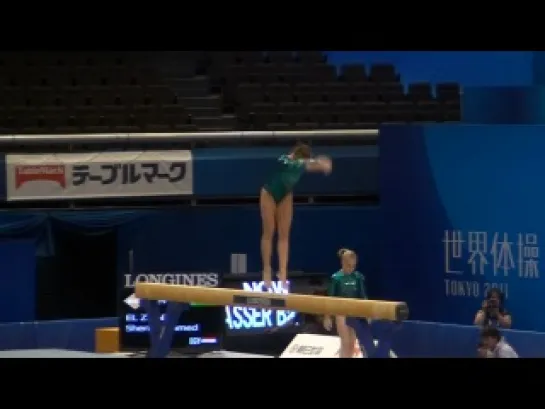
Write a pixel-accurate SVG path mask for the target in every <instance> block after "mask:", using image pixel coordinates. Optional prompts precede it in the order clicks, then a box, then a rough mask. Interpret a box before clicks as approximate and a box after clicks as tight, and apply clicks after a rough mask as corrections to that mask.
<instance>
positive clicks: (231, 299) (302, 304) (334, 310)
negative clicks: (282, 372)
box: [135, 283, 409, 321]
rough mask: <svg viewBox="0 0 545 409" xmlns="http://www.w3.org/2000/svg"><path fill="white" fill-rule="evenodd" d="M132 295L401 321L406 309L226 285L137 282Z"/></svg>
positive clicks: (385, 303)
mask: <svg viewBox="0 0 545 409" xmlns="http://www.w3.org/2000/svg"><path fill="white" fill-rule="evenodd" d="M135 295H136V297H138V298H141V299H148V300H156V301H158V300H166V301H174V302H179V303H190V302H198V303H203V304H208V305H241V306H247V307H254V308H266V309H277V310H294V311H299V312H304V313H308V314H317V315H345V316H348V317H359V318H370V319H375V320H389V321H404V320H406V319H407V318H408V316H409V308H408V307H407V304H406V303H404V302H394V301H372V300H356V299H350V298H338V297H323V296H316V295H302V294H286V295H281V294H271V293H265V292H263V293H257V292H249V291H242V290H232V289H227V288H209V287H197V286H187V285H174V284H158V283H136V286H135Z"/></svg>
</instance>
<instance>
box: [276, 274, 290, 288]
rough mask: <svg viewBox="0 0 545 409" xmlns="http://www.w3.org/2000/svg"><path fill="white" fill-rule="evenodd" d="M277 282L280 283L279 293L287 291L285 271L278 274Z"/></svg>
mask: <svg viewBox="0 0 545 409" xmlns="http://www.w3.org/2000/svg"><path fill="white" fill-rule="evenodd" d="M278 281H280V288H281V291H283V290H286V292H287V291H288V273H287V272H286V271H280V272H278Z"/></svg>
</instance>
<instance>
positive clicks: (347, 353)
mask: <svg viewBox="0 0 545 409" xmlns="http://www.w3.org/2000/svg"><path fill="white" fill-rule="evenodd" d="M337 255H338V256H339V257H340V259H341V269H340V270H339V271H337V272H336V273H335V274H333V275H332V276H331V282H330V284H329V289H328V295H329V296H330V297H343V298H358V299H363V300H366V299H367V292H366V289H365V277H364V276H363V274H361V273H360V272H359V271H356V265H357V263H358V256H357V255H356V253H355V252H354V251H353V250H349V249H341V250H339V252H338V253H337ZM335 325H336V327H337V333H338V334H339V337H340V338H341V351H340V354H339V355H340V357H341V358H352V356H353V353H354V347H355V345H356V332H355V331H354V329H353V328H352V327H349V326H348V325H346V317H344V316H340V315H338V316H336V317H335ZM324 327H325V329H326V330H328V331H331V328H332V327H333V322H332V318H331V316H327V317H326V318H325V319H324Z"/></svg>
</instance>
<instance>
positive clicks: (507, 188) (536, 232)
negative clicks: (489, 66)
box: [380, 125, 545, 331]
mask: <svg viewBox="0 0 545 409" xmlns="http://www.w3.org/2000/svg"><path fill="white" fill-rule="evenodd" d="M544 134H545V127H543V126H515V125H513V126H478V125H474V126H471V125H429V126H412V127H411V126H385V127H384V128H383V129H382V130H381V137H380V149H381V178H380V195H381V208H380V210H381V213H382V223H383V227H384V230H383V231H382V237H383V240H382V243H383V246H382V250H383V251H382V257H381V266H382V276H381V277H382V278H383V280H384V281H383V282H382V283H383V288H385V289H386V291H385V292H384V294H383V295H384V296H385V297H391V298H397V299H404V300H406V301H407V302H408V303H409V307H410V309H411V318H412V319H416V320H425V321H443V322H455V323H460V324H468V323H470V322H472V320H473V316H474V314H475V312H476V311H477V309H478V308H479V307H480V304H481V302H482V299H483V297H484V294H485V292H486V290H487V289H488V288H489V287H490V286H493V285H498V286H500V287H501V288H502V290H503V291H504V292H505V293H506V296H507V308H508V309H510V310H511V311H512V312H513V317H514V327H515V328H517V329H528V330H537V331H545V316H543V314H541V310H542V309H543V307H544V303H543V294H545V280H544V278H543V277H542V272H541V268H542V266H541V259H540V257H541V254H542V250H543V240H545V213H544V212H543V209H544V208H545V193H544V192H543V189H541V185H542V182H541V179H542V175H543V174H545V161H543V156H544V155H545V138H543V135H544Z"/></svg>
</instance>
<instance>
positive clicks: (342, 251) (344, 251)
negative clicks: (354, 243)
mask: <svg viewBox="0 0 545 409" xmlns="http://www.w3.org/2000/svg"><path fill="white" fill-rule="evenodd" d="M349 251H350V250H348V249H344V248H343V249H340V250H339V251H337V257H339V258H343V256H344V254H345V253H346V252H349Z"/></svg>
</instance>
